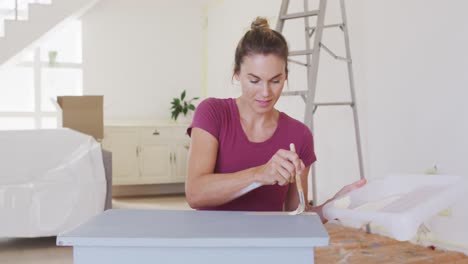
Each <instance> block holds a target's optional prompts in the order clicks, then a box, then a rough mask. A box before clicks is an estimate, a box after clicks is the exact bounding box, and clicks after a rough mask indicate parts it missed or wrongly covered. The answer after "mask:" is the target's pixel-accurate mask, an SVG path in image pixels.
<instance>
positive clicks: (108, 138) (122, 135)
mask: <svg viewBox="0 0 468 264" xmlns="http://www.w3.org/2000/svg"><path fill="white" fill-rule="evenodd" d="M102 145H103V148H104V149H107V150H109V151H111V152H112V182H113V184H114V185H121V184H135V183H137V182H138V180H139V171H138V158H137V151H138V130H136V129H131V128H110V129H107V128H106V132H105V136H104V139H103V143H102Z"/></svg>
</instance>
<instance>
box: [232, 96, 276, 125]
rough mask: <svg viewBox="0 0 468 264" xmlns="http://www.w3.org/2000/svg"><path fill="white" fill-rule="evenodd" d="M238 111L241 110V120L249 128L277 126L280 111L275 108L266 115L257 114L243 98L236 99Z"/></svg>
mask: <svg viewBox="0 0 468 264" xmlns="http://www.w3.org/2000/svg"><path fill="white" fill-rule="evenodd" d="M236 104H237V109H238V110H239V118H240V119H241V122H242V123H243V124H244V125H247V126H248V127H255V126H261V127H265V126H267V127H268V126H272V125H274V126H276V124H277V123H278V119H279V111H278V110H276V109H275V108H273V109H272V110H271V111H269V112H266V113H256V112H255V111H254V110H253V109H252V108H251V107H250V106H249V105H248V104H246V103H245V102H244V101H243V100H242V99H241V98H237V99H236Z"/></svg>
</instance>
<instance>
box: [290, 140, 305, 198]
mask: <svg viewBox="0 0 468 264" xmlns="http://www.w3.org/2000/svg"><path fill="white" fill-rule="evenodd" d="M289 150H291V151H292V152H294V153H296V146H294V143H291V144H289ZM294 178H295V179H296V186H297V190H298V191H299V193H301V192H303V190H302V181H301V174H299V173H295V174H294Z"/></svg>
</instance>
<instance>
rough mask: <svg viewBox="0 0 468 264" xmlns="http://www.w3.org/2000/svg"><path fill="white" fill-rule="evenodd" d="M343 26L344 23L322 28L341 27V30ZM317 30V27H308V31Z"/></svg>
mask: <svg viewBox="0 0 468 264" xmlns="http://www.w3.org/2000/svg"><path fill="white" fill-rule="evenodd" d="M342 26H344V24H343V23H341V24H330V25H324V26H323V27H322V28H334V27H339V28H341V27H342ZM316 28H317V27H308V28H307V29H309V30H314V29H316Z"/></svg>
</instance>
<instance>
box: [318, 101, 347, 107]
mask: <svg viewBox="0 0 468 264" xmlns="http://www.w3.org/2000/svg"><path fill="white" fill-rule="evenodd" d="M314 105H316V106H334V105H349V106H354V103H353V102H323V103H315V104H314Z"/></svg>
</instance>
